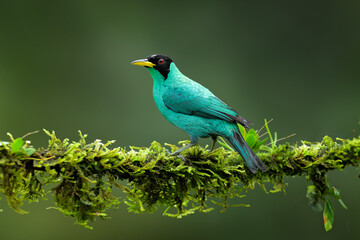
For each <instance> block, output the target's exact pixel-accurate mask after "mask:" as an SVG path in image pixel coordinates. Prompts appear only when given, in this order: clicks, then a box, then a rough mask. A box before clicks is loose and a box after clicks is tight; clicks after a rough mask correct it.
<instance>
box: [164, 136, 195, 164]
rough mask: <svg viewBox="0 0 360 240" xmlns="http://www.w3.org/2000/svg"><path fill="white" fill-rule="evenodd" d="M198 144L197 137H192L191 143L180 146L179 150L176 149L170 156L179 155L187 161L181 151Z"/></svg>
mask: <svg viewBox="0 0 360 240" xmlns="http://www.w3.org/2000/svg"><path fill="white" fill-rule="evenodd" d="M196 144H197V138H193V137H191V142H190V143H189V144H187V145H185V146H184V147H182V148H180V149H179V150H176V151H175V152H173V153H170V156H178V157H179V158H181V159H182V160H183V161H184V162H185V157H184V156H182V155H180V153H181V152H182V151H184V150H185V149H188V148H190V147H192V146H194V145H196Z"/></svg>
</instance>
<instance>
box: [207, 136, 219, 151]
mask: <svg viewBox="0 0 360 240" xmlns="http://www.w3.org/2000/svg"><path fill="white" fill-rule="evenodd" d="M211 138H212V145H211V149H210V151H209V152H212V151H213V150H214V148H215V144H216V141H217V136H211Z"/></svg>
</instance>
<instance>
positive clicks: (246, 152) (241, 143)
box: [227, 130, 266, 173]
mask: <svg viewBox="0 0 360 240" xmlns="http://www.w3.org/2000/svg"><path fill="white" fill-rule="evenodd" d="M227 139H228V140H229V142H230V143H231V144H232V145H233V146H234V148H235V149H236V151H237V152H238V153H239V154H240V156H241V157H242V158H243V159H244V160H245V162H246V164H247V166H248V168H249V169H250V171H251V172H253V173H256V171H257V169H260V170H261V171H263V172H265V171H266V166H265V164H264V163H263V162H261V160H260V159H259V158H258V156H256V154H255V153H254V151H253V150H252V149H251V148H250V146H249V145H248V144H247V143H246V141H245V140H244V138H243V136H241V133H240V132H239V130H234V131H233V134H232V135H231V136H230V137H228V138H227Z"/></svg>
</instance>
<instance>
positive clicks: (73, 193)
mask: <svg viewBox="0 0 360 240" xmlns="http://www.w3.org/2000/svg"><path fill="white" fill-rule="evenodd" d="M45 133H46V134H47V135H49V136H50V140H49V145H48V147H47V148H40V149H37V150H35V149H34V148H33V147H32V146H31V145H30V142H28V141H24V140H23V138H17V139H14V138H13V137H12V136H11V135H10V137H11V142H10V143H4V142H3V143H2V144H0V192H1V193H2V194H3V195H4V196H5V197H6V198H7V200H8V203H9V205H10V206H11V207H12V208H13V209H14V210H15V211H17V212H19V213H25V211H24V210H22V209H21V205H22V204H23V202H24V201H28V202H36V201H38V200H39V199H42V198H44V197H45V195H46V194H47V193H49V192H50V193H51V194H52V195H53V196H54V201H55V204H56V207H54V208H56V209H58V210H59V211H60V212H62V213H63V214H65V215H68V216H72V217H75V218H76V222H77V223H78V224H80V225H82V226H84V227H89V225H88V222H89V221H92V220H94V219H95V218H96V217H101V218H106V216H107V215H106V213H105V212H106V210H107V209H109V208H115V207H117V206H118V205H119V204H122V203H125V204H127V205H128V207H129V208H128V209H129V211H131V212H136V213H142V212H150V213H151V212H153V211H155V210H156V208H157V207H165V209H166V210H165V212H164V214H165V215H168V216H175V217H182V216H185V215H187V214H191V213H194V212H196V211H201V212H207V211H210V210H212V209H213V208H212V207H211V205H214V204H215V205H220V206H222V207H223V208H224V209H225V208H227V207H228V206H229V205H228V199H230V198H234V197H243V196H244V194H243V192H244V191H246V190H249V189H253V188H254V186H255V184H259V185H260V186H261V187H262V188H263V189H264V190H265V191H266V189H265V183H272V184H273V186H272V188H273V189H272V190H271V191H270V192H278V191H282V190H284V187H285V185H286V184H285V183H284V177H285V176H305V178H306V180H307V184H308V192H307V197H308V198H309V199H310V203H311V205H312V206H314V207H315V208H317V209H319V208H321V207H322V206H321V205H320V203H325V205H324V206H325V208H324V221H325V222H324V223H325V227H326V226H327V225H328V226H327V227H326V229H327V230H328V229H331V226H332V221H333V209H332V205H331V201H330V198H329V196H333V197H335V198H336V199H338V200H339V201H340V203H341V204H342V205H343V206H344V207H345V205H344V204H343V202H342V201H341V198H340V194H339V191H337V190H336V189H335V188H333V187H331V186H330V185H329V183H328V182H327V179H326V173H327V172H328V171H330V170H342V169H343V168H344V167H345V166H348V165H350V166H358V164H359V161H360V137H358V138H354V139H351V140H350V139H348V140H346V139H337V141H333V140H332V139H331V138H330V137H327V136H326V137H324V139H323V141H322V142H315V143H310V142H305V141H303V142H302V144H301V145H294V146H292V145H290V144H289V143H286V144H282V145H277V144H275V143H274V142H273V144H272V147H271V148H266V151H262V152H259V153H258V156H259V157H260V159H261V160H262V161H263V162H264V163H265V164H266V165H267V168H268V171H267V172H258V173H256V174H253V173H251V172H250V171H249V170H248V169H247V167H246V166H244V164H243V161H242V160H240V159H239V155H238V154H237V153H235V152H233V151H231V149H227V148H226V146H225V148H223V147H220V148H218V149H216V150H214V151H213V152H208V150H207V149H205V148H202V147H200V146H195V147H192V148H190V149H189V150H187V151H185V152H184V153H183V156H184V157H185V158H186V162H184V161H182V160H181V159H180V158H178V157H174V156H169V155H168V154H167V152H166V151H165V148H164V146H162V145H161V144H159V143H158V142H153V143H152V144H151V146H150V147H148V148H139V147H130V150H126V149H125V148H114V149H111V148H109V145H110V144H112V143H113V141H109V142H107V143H105V144H103V143H101V141H100V140H96V141H94V142H92V143H86V141H85V138H86V135H83V134H81V132H80V140H79V141H73V142H70V141H69V140H68V139H64V140H60V139H58V138H57V137H56V135H55V133H54V132H52V133H50V132H48V131H46V130H45ZM181 144H185V142H182V143H180V145H181ZM165 145H167V146H168V147H170V148H171V149H172V151H174V150H176V149H178V146H174V145H169V144H165ZM48 186H51V187H52V188H51V189H49V187H48ZM115 188H119V189H121V190H122V191H123V192H124V193H125V194H126V199H122V200H120V198H119V197H118V196H114V194H113V189H115ZM46 189H47V190H46ZM209 200H211V201H210V202H209ZM239 205H242V206H244V204H239ZM245 206H246V205H245ZM172 209H175V212H173V210H172ZM170 212H173V213H170ZM329 224H330V225H329Z"/></svg>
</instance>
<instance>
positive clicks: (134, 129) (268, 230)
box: [0, 0, 360, 240]
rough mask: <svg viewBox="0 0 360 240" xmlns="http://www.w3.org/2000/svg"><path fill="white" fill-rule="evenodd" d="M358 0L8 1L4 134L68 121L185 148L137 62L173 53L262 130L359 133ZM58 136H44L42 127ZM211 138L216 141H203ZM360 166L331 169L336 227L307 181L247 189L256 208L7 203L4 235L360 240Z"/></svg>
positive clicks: (3, 43)
mask: <svg viewBox="0 0 360 240" xmlns="http://www.w3.org/2000/svg"><path fill="white" fill-rule="evenodd" d="M359 12H360V2H359V1H331V0H330V1H308V0H301V1H285V0H283V1H268V0H259V1H176V2H175V1H160V0H157V1H115V0H114V1H109V0H106V1H90V0H88V1H15V0H14V1H5V0H4V1H1V2H0V86H1V87H0V109H1V115H0V130H1V131H0V139H2V140H7V139H8V137H7V136H6V132H11V133H12V134H13V135H14V136H16V137H19V136H22V135H24V134H25V133H27V132H31V131H34V130H41V129H43V128H45V129H48V130H55V131H56V133H57V135H58V136H59V137H60V138H65V137H67V138H70V139H74V140H75V139H77V138H78V133H77V130H82V131H83V132H84V133H88V134H89V137H88V139H89V141H92V140H94V139H102V140H103V141H107V140H112V139H116V144H114V147H116V146H122V147H126V146H129V145H135V146H148V145H149V144H150V143H151V142H152V141H153V140H157V141H159V142H161V143H164V142H169V143H177V142H178V141H180V140H184V139H188V136H187V135H186V134H185V133H183V132H181V131H180V130H179V129H177V128H175V127H174V126H172V125H171V124H169V123H168V122H167V121H166V120H165V119H164V118H163V117H162V116H161V114H160V113H159V111H158V110H157V108H156V106H155V104H154V102H153V100H152V79H151V77H150V75H149V73H148V72H147V71H146V70H145V69H144V68H141V67H135V66H132V65H130V64H129V63H130V62H131V61H133V60H135V59H139V58H144V57H146V56H148V55H150V54H154V53H163V54H167V55H169V56H171V57H172V58H173V60H174V61H175V62H176V63H177V66H178V67H179V68H180V69H181V71H182V72H183V73H184V74H186V75H187V76H189V77H190V78H192V79H194V80H196V81H198V82H200V83H201V84H203V85H205V86H207V87H208V88H209V89H210V90H212V91H213V92H214V93H215V94H216V95H217V96H218V97H220V98H221V99H222V100H223V101H225V102H226V103H228V104H229V105H230V106H232V107H233V108H235V109H237V110H238V112H239V113H240V114H241V115H242V116H244V117H246V118H248V119H249V120H251V121H253V122H254V123H255V124H254V126H253V127H254V128H260V127H261V125H262V123H263V119H264V118H267V119H271V118H273V119H274V121H273V123H272V124H271V129H272V130H273V131H277V132H278V135H279V136H280V137H283V136H287V135H289V134H292V133H296V134H297V135H296V136H295V137H292V138H291V139H287V141H290V142H292V143H295V142H300V141H301V140H308V141H321V139H322V137H323V136H324V135H329V136H331V137H333V138H335V137H340V138H352V137H354V136H358V135H359V128H360V127H359V124H358V122H359V119H360V112H359V103H360V94H359V88H360V67H359V65H360V60H359V56H360V44H359V43H360V28H359V26H360V14H359ZM31 140H32V143H33V144H34V145H35V146H38V147H40V146H44V145H46V144H47V137H46V136H45V134H43V133H39V134H36V135H33V136H31ZM200 143H201V144H203V145H205V144H210V140H202V141H201V142H200ZM358 175H359V170H358V169H356V168H347V169H345V170H344V171H343V172H334V173H331V174H330V175H329V181H330V183H331V184H333V185H335V186H336V187H337V188H339V189H340V190H341V191H342V195H343V200H344V202H345V203H346V204H347V206H348V207H349V210H344V209H342V208H341V207H340V205H339V204H337V203H335V204H334V206H335V223H334V229H333V230H332V231H330V232H328V233H325V230H324V228H323V223H322V214H321V213H318V212H314V211H313V210H312V209H311V207H310V206H308V201H307V199H306V198H305V194H306V180H305V179H304V178H287V182H288V183H289V186H288V188H287V192H286V194H283V193H277V194H265V193H264V192H263V191H262V190H260V189H255V190H254V191H251V192H248V193H247V197H246V198H245V199H241V202H242V203H250V204H251V207H250V208H231V209H228V210H227V211H226V212H225V213H220V209H216V210H215V211H213V212H211V213H207V214H202V213H197V214H194V215H192V216H188V217H185V218H183V219H172V218H168V217H164V216H162V214H161V213H162V212H161V211H158V212H157V213H156V214H151V215H150V214H143V215H136V214H132V213H127V210H126V207H125V206H120V208H119V209H114V210H112V211H109V212H108V214H109V215H110V216H111V217H112V219H110V220H106V221H102V220H100V219H99V220H97V221H96V222H94V223H93V224H92V226H94V227H95V229H94V230H86V229H83V228H81V227H80V226H77V225H74V224H73V223H74V219H71V218H70V217H65V216H63V215H62V214H61V213H59V212H57V211H56V210H46V208H47V207H49V206H53V202H52V201H51V196H49V200H48V201H41V202H39V203H33V204H30V205H25V206H24V208H25V209H26V210H28V211H30V214H27V215H19V214H16V213H14V212H13V211H12V209H10V208H9V207H8V206H7V202H6V199H4V197H3V196H2V197H1V198H2V199H1V200H0V208H1V209H3V212H2V213H0V239H4V240H10V239H11V240H12V239H16V240H17V239H39V240H40V239H54V240H55V239H88V240H92V239H249V238H251V239H260V238H262V239H263V238H266V239H339V238H340V237H341V238H344V239H357V238H358V237H359V233H360V230H359V224H360V220H359V212H360V206H359V200H360V190H359V189H360V188H359V187H360V181H359V178H358Z"/></svg>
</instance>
